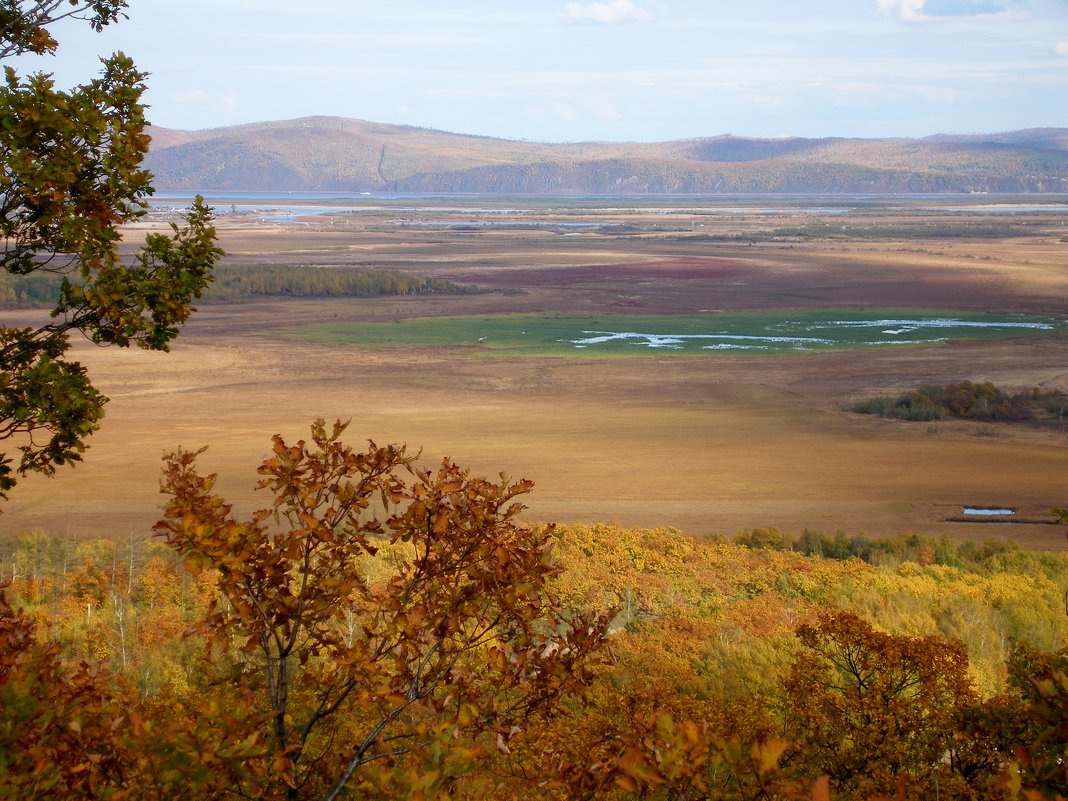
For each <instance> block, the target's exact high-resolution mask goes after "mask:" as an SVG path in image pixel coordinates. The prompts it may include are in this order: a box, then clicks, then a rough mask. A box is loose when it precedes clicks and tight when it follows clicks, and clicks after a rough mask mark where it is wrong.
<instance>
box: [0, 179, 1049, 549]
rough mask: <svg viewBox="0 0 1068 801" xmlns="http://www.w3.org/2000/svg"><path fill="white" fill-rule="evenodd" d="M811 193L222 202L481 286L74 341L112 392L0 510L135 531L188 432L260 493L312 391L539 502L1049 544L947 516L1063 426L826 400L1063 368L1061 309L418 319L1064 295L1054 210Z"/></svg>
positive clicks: (955, 302) (301, 304)
mask: <svg viewBox="0 0 1068 801" xmlns="http://www.w3.org/2000/svg"><path fill="white" fill-rule="evenodd" d="M983 202H984V203H993V202H995V200H994V199H990V200H986V199H984V200H983ZM1012 202H1014V203H1015V202H1016V201H1012ZM1026 202H1028V203H1033V202H1038V203H1043V204H1045V203H1047V201H1045V200H1039V201H1034V200H1033V199H1032V200H1029V201H1026ZM1057 202H1058V203H1063V199H1061V200H1058V201H1057ZM833 203H834V205H836V206H838V205H842V204H844V205H843V208H844V210H841V211H838V210H836V211H834V212H833V213H829V212H824V211H822V210H821V208H822V206H825V205H827V204H828V201H827V200H825V199H824V200H812V201H786V200H782V199H777V200H775V201H752V200H746V201H741V202H739V201H734V200H729V201H706V200H700V199H685V200H672V201H664V202H663V203H660V204H657V202H655V201H651V200H641V201H636V202H623V201H608V202H593V201H575V202H574V203H570V204H562V203H560V202H559V201H554V202H548V201H526V200H515V199H513V200H509V201H503V202H491V201H487V200H486V199H484V198H479V199H477V200H470V201H464V202H461V201H456V200H441V201H438V202H437V203H436V205H435V203H434V202H432V201H420V203H419V204H415V203H413V202H412V201H410V200H409V201H403V200H397V201H394V202H383V203H378V204H377V208H373V209H371V210H367V211H361V212H359V213H353V214H344V215H330V216H308V217H303V218H300V219H297V220H294V221H290V222H285V223H278V222H265V221H262V220H261V219H260V218H259V217H257V216H254V215H253V216H241V215H235V216H233V217H224V218H222V219H221V220H220V224H219V229H220V234H221V237H222V245H223V246H224V247H225V248H226V250H227V251H228V253H229V256H228V259H229V261H230V263H232V264H235V265H241V264H263V263H279V264H291V265H294V267H295V268H297V267H299V266H301V265H322V266H335V267H339V268H340V267H343V266H347V265H355V266H359V267H361V268H366V267H369V266H370V267H381V268H384V269H393V270H401V271H406V272H411V273H413V274H418V275H427V276H431V277H435V278H443V279H447V280H450V281H456V282H462V283H468V284H472V283H473V284H477V285H479V286H480V287H483V288H484V289H486V290H487V292H485V293H483V294H477V295H465V296H424V297H415V298H375V299H359V300H355V299H353V300H346V299H329V300H326V299H271V300H258V301H255V302H227V303H212V302H209V303H203V304H202V305H201V311H200V312H199V313H198V315H197V316H196V317H195V318H194V320H193V321H192V322H191V323H190V324H189V325H188V326H187V329H186V331H185V333H184V334H183V337H182V338H181V339H180V341H179V342H178V343H177V344H176V346H175V348H174V351H173V352H172V353H171V354H149V353H142V352H119V351H116V350H114V349H110V350H109V349H96V348H93V347H91V346H87V345H84V344H82V345H79V347H78V354H79V356H80V357H81V358H82V359H83V360H84V361H85V363H86V364H87V365H88V367H89V369H90V371H91V374H92V375H93V376H94V379H95V380H96V382H97V384H98V386H99V387H100V388H101V389H102V391H104V392H105V393H106V394H107V395H109V396H110V397H111V399H112V400H111V403H110V404H109V407H108V416H107V419H106V420H105V423H104V426H103V428H102V430H101V431H100V432H99V433H98V434H97V435H96V436H94V438H93V445H92V447H91V449H90V450H89V451H88V452H87V454H86V461H85V463H84V464H82V465H80V466H78V468H77V469H76V470H67V471H63V472H61V474H60V475H59V476H57V477H56V478H55V479H51V480H45V479H37V478H31V479H27V480H26V481H25V482H24V483H23V484H21V485H20V486H19V487H18V488H17V489H16V490H15V491H14V493H13V494H12V499H11V500H10V502H9V503H8V504H7V505H6V511H5V513H4V514H3V516H2V517H0V527H3V529H5V530H9V531H11V530H21V529H28V528H32V527H43V528H45V529H47V530H50V531H54V532H60V533H62V532H63V531H67V530H69V531H70V532H72V533H73V534H76V535H86V536H88V535H97V534H101V535H111V536H119V537H125V536H127V535H128V534H134V535H135V536H137V535H141V534H143V533H146V532H147V531H148V529H149V528H150V526H151V524H152V522H153V521H154V520H155V519H156V518H157V517H158V505H159V503H160V500H161V497H160V496H159V495H158V493H157V485H158V481H157V475H158V472H159V464H160V458H161V456H162V455H163V453H164V452H166V451H168V450H171V449H173V448H175V447H177V446H179V445H182V446H185V447H190V448H196V447H200V446H201V445H210V450H209V451H208V453H207V454H206V455H205V456H204V457H203V460H204V464H205V465H207V466H209V467H210V468H211V469H213V470H217V471H218V472H219V473H220V480H219V483H218V487H219V489H220V490H221V491H222V492H224V493H225V494H227V495H229V496H230V497H232V499H233V500H234V501H235V502H236V505H237V506H238V507H239V508H240V509H251V508H254V506H255V505H256V503H257V499H256V498H255V497H254V495H255V494H254V493H253V492H252V491H251V487H252V486H253V485H254V484H255V481H256V476H255V466H256V465H257V464H258V463H259V461H260V459H261V458H262V457H263V456H264V455H265V454H266V452H267V451H268V449H269V445H270V436H271V434H273V433H275V432H278V433H282V434H284V435H285V436H287V437H297V436H300V435H301V434H302V433H303V432H305V431H306V430H307V424H308V422H309V421H310V420H311V419H313V418H314V417H316V416H323V417H326V418H334V417H342V418H350V417H351V418H352V419H353V423H352V426H351V428H350V430H349V433H350V439H351V440H353V441H357V442H358V441H360V440H361V439H362V438H367V437H370V438H373V439H375V440H376V441H378V442H385V441H404V442H407V443H409V444H410V445H412V446H413V447H415V448H419V447H421V448H422V449H423V451H422V453H423V455H422V461H423V462H424V463H426V464H433V463H434V462H436V461H438V460H439V459H440V458H441V457H443V456H449V457H451V458H453V459H455V460H456V461H458V462H459V463H461V464H464V465H467V466H469V467H471V468H472V469H473V470H474V471H476V472H480V473H488V474H492V475H495V474H496V473H497V472H499V471H501V470H504V471H506V472H507V473H509V474H510V475H512V476H514V477H519V476H523V477H528V478H531V479H533V480H534V481H535V482H536V489H535V491H534V493H533V495H532V496H530V499H529V504H530V507H531V509H530V512H529V513H528V514H529V517H531V518H533V519H539V520H559V521H565V522H570V521H612V522H618V523H621V524H623V525H626V526H657V525H671V526H676V527H678V528H681V529H684V530H686V531H688V532H690V533H692V534H696V535H704V534H724V535H730V534H733V533H736V532H739V531H742V530H743V529H746V528H755V527H760V526H769V525H775V526H779V527H781V528H783V529H784V530H785V531H787V532H790V533H795V534H796V533H799V532H800V531H801V530H802V529H804V528H810V529H815V530H819V531H826V532H833V531H836V530H844V531H846V532H850V533H856V532H865V533H867V534H871V535H893V534H897V533H900V532H907V531H911V532H915V533H919V534H926V535H933V536H938V535H947V536H950V537H954V538H961V539H964V538H970V539H977V540H984V539H999V538H1005V539H1016V540H1019V541H1021V542H1024V543H1026V544H1027V545H1029V546H1032V547H1038V548H1063V547H1065V545H1066V541H1065V536H1064V531H1063V529H1058V528H1055V527H1053V526H1051V525H1043V524H1028V525H990V524H980V523H952V522H946V518H948V517H953V516H959V515H960V512H961V507H962V506H964V505H975V506H1010V507H1014V508H1017V509H1018V510H1019V515H1020V516H1021V517H1027V518H1038V519H1045V518H1049V510H1050V508H1051V507H1052V506H1055V505H1058V506H1064V505H1066V504H1068V435H1066V433H1065V430H1066V428H1068V425H1066V426H1065V427H1061V426H1055V425H1047V426H1044V427H1032V426H1023V425H1011V426H1010V425H1001V424H981V423H969V422H960V421H953V422H940V423H937V424H934V425H930V424H923V423H920V424H916V423H905V422H898V421H888V420H881V419H874V418H871V417H865V416H859V415H855V414H853V413H851V412H849V411H848V410H847V409H848V407H849V405H850V404H851V403H852V402H853V401H855V400H858V399H860V398H863V397H867V396H869V395H875V394H892V393H894V392H895V391H898V390H903V389H906V388H911V387H914V386H916V385H918V384H922V383H948V382H951V381H959V380H962V379H972V380H990V381H993V382H994V383H996V384H999V385H1002V386H1004V387H1006V388H1010V389H1011V388H1023V387H1032V386H1040V387H1043V388H1048V389H1053V388H1060V389H1068V337H1066V336H1065V335H1064V334H1063V332H1061V333H1059V334H1058V333H1052V334H1048V335H1043V336H1015V335H1013V334H1012V333H1011V332H1008V333H1007V334H1003V335H1001V336H999V337H997V338H988V339H960V340H956V339H954V340H950V341H947V342H945V343H942V344H938V345H929V346H923V347H913V346H905V345H897V346H893V347H881V348H850V349H844V350H828V351H820V352H804V353H785V354H753V353H745V354H736V353H729V352H723V353H715V354H695V353H675V352H670V351H663V350H653V351H649V352H647V353H641V354H638V355H629V356H628V358H625V359H621V358H618V357H613V356H612V355H611V354H602V353H593V352H585V351H577V352H576V351H574V350H571V351H569V352H566V353H565V352H564V351H563V349H561V351H560V352H551V353H546V352H543V351H542V352H523V351H522V350H521V349H512V350H507V349H506V350H504V351H502V352H497V353H494V354H492V356H493V358H486V349H485V348H482V347H479V343H478V342H477V338H476V341H475V342H470V341H467V342H464V341H451V338H445V339H442V338H441V332H442V331H446V332H447V331H448V328H447V324H445V325H435V324H433V323H432V322H431V323H428V322H427V321H433V320H435V319H440V318H453V319H455V318H470V317H471V316H481V317H485V316H497V315H534V316H538V315H540V316H545V315H584V316H586V317H589V318H591V319H604V318H609V319H616V321H617V322H623V321H624V320H621V319H618V318H619V316H621V315H625V316H629V318H630V319H631V320H633V319H635V318H636V317H637V316H644V317H645V318H646V319H653V318H655V319H663V318H664V317H665V316H667V317H676V318H677V319H678V320H679V321H680V322H681V321H682V320H683V319H686V318H687V317H689V318H693V317H695V316H702V317H703V316H709V315H714V314H716V313H725V312H732V313H746V314H752V313H756V312H759V313H761V314H772V313H774V314H776V315H778V314H781V313H786V312H789V313H791V314H794V315H797V314H801V313H806V312H807V313H811V314H823V313H825V312H829V311H836V312H841V313H848V312H857V313H858V314H866V313H868V312H872V311H879V310H884V309H888V308H896V309H903V308H907V309H939V310H943V311H946V312H957V313H967V314H979V313H986V314H996V315H1003V314H1026V315H1036V316H1041V317H1050V318H1055V319H1062V320H1063V319H1068V269H1066V267H1065V264H1066V261H1065V255H1066V253H1068V242H1066V240H1068V228H1066V227H1065V222H1066V221H1068V207H1065V208H1064V210H1060V211H1058V210H1052V211H1050V210H1048V209H1043V210H1041V211H1039V210H1031V211H1029V210H1027V209H1026V208H1024V209H1023V210H1022V211H1018V212H1016V213H1011V214H1010V213H997V212H992V211H991V210H990V209H985V208H984V209H979V208H967V209H965V210H963V211H962V210H958V207H967V206H975V205H976V204H977V202H976V201H972V200H969V199H968V198H962V199H961V198H958V199H955V200H953V201H950V200H941V201H922V200H920V201H900V202H897V201H895V202H892V203H881V204H880V203H874V202H867V201H865V202H859V201H857V202H855V203H853V204H852V205H849V202H848V201H834V202H833ZM220 205H221V204H220ZM367 205H369V206H373V205H376V204H374V203H371V202H370V201H369V203H368V204H367ZM565 223H566V225H565ZM156 224H158V223H155V222H149V223H144V224H142V226H141V227H147V226H151V225H156ZM141 234H143V231H136V230H135V231H131V237H135V236H136V237H139V236H140V235H141ZM29 314H30V313H29V312H18V313H14V312H11V313H6V314H5V318H6V319H7V320H8V321H13V320H23V319H27V317H28V315H29ZM395 321H411V322H408V323H407V325H408V326H414V328H415V329H418V328H419V327H420V326H421V327H422V330H423V331H424V332H436V333H435V334H434V336H431V333H426V334H425V336H423V337H422V338H420V337H418V336H406V337H404V338H402V339H401V340H398V341H394V342H392V343H379V344H378V345H377V346H374V347H371V346H369V345H370V343H368V342H366V341H361V337H356V338H355V341H341V340H342V338H340V337H337V336H326V337H320V338H318V339H316V338H314V337H308V336H306V333H307V328H306V327H307V326H308V325H310V324H314V325H316V326H324V325H330V326H335V327H338V328H336V329H335V330H348V331H360V330H364V331H366V330H367V329H358V328H353V327H352V326H359V325H366V324H368V323H386V324H389V325H397V326H398V327H400V326H401V325H402V324H401V323H397V322H395ZM302 332H303V333H302ZM435 336H436V337H437V338H436V339H435V338H434V337H435ZM383 344H390V346H389V347H383V346H382V345H383Z"/></svg>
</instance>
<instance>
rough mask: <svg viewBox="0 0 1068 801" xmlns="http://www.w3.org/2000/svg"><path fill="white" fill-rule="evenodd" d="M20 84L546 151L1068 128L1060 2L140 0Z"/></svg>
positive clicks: (1067, 9) (238, 116) (170, 120)
mask: <svg viewBox="0 0 1068 801" xmlns="http://www.w3.org/2000/svg"><path fill="white" fill-rule="evenodd" d="M129 16H130V19H129V20H126V21H124V22H122V23H120V24H118V25H115V26H112V27H109V28H108V29H106V30H105V31H104V32H103V33H101V34H94V33H92V32H91V31H89V30H88V29H87V27H86V26H85V25H84V24H80V25H78V26H77V27H72V26H71V25H70V24H63V25H61V26H59V28H58V30H57V33H58V35H59V39H60V49H59V53H58V55H57V56H56V57H55V58H45V59H27V60H23V61H21V62H20V63H19V70H20V71H22V72H26V71H30V70H43V71H46V72H51V73H54V74H55V76H56V78H57V81H58V82H59V83H60V84H63V85H66V84H70V83H73V82H75V81H84V80H88V79H89V78H90V77H91V76H92V75H93V74H94V73H95V71H96V68H97V66H98V61H97V60H98V58H99V56H101V55H105V54H107V53H110V52H112V51H114V50H123V51H124V52H126V53H127V54H129V55H130V56H132V57H133V58H134V60H135V61H136V63H137V64H138V66H139V67H140V68H141V69H144V70H146V71H148V72H149V73H151V75H150V78H149V89H148V92H147V93H146V96H145V99H146V101H147V102H148V103H149V105H150V109H149V119H150V120H151V121H152V122H153V123H154V124H157V125H159V126H162V127H167V128H175V129H182V130H200V129H204V128H214V127H224V126H230V125H239V124H247V123H256V122H265V121H274V120H286V119H296V118H301V117H306V116H312V115H322V116H339V117H349V118H355V119H364V120H373V121H377V122H384V123H390V124H402V125H412V126H416V127H421V128H431V129H435V130H441V131H449V132H455V133H464V134H474V135H480V136H491V137H496V138H502V139H514V140H531V141H539V142H583V141H605V142H615V141H633V142H654V141H666V140H673V139H688V138H695V137H704V136H715V135H720V134H733V135H736V136H747V137H757V138H772V137H784V136H798V137H822V136H841V137H863V138H872V137H908V138H919V137H924V136H930V135H934V134H940V133H945V134H953V133H990V132H1000V131H1012V130H1020V129H1026V128H1040V127H1056V126H1057V125H1063V124H1064V121H1063V112H1062V110H1063V109H1064V108H1065V107H1066V106H1068V2H1064V0H859V2H858V0H851V1H850V0H815V2H812V3H808V4H781V3H772V2H769V0H752V2H749V3H746V4H744V5H739V4H732V3H716V4H709V3H705V2H698V0H594V1H592V2H590V1H587V0H578V1H573V2H569V1H568V0H545V1H544V2H539V3H529V2H528V3H499V2H490V0H464V2H457V3H452V4H448V5H442V4H438V3H433V4H432V3H429V2H426V0H398V2H395V3H391V4H390V5H389V6H388V7H381V6H377V5H370V4H364V3H352V2H342V0H310V2H308V3H305V4H302V5H301V6H300V7H299V8H297V7H295V6H294V5H293V4H291V3H282V2H278V0H265V1H264V2H257V3H252V2H248V1H247V0H216V1H215V2H208V1H207V0H183V2H181V3H163V4H160V3H151V2H148V1H147V0H131V3H130V8H129Z"/></svg>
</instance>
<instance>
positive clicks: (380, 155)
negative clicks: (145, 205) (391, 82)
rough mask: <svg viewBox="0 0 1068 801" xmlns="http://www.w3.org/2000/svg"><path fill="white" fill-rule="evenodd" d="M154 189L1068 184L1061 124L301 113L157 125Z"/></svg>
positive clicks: (728, 189) (719, 189)
mask: <svg viewBox="0 0 1068 801" xmlns="http://www.w3.org/2000/svg"><path fill="white" fill-rule="evenodd" d="M150 133H151V134H152V148H151V151H150V153H149V155H148V158H147V166H148V168H149V169H150V170H151V171H152V172H153V173H154V174H155V176H156V180H155V185H156V188H157V189H162V190H188V191H209V190H235V191H239V190H247V191H346V192H413V193H467V192H471V193H473V192H478V193H484V194H495V193H496V194H561V195H567V194H591V195H596V194H646V193H648V194H660V193H667V194H687V193H695V194H696V193H709V194H716V193H746V194H750V193H752V194H759V193H809V192H811V193H842V194H866V193H925V192H931V193H938V192H1023V193H1032V192H1068V129H1065V128H1041V129H1031V130H1026V131H1016V132H1012V133H1001V134H991V135H939V136H931V137H926V138H923V139H844V138H823V139H801V138H786V139H750V138H743V137H736V136H715V137H710V138H704V139H685V140H678V141H673V142H656V143H608V142H582V143H568V144H545V143H537V142H523V141H512V140H505V139H492V138H488V137H479V136H468V135H462V134H453V133H445V132H442V131H433V130H427V129H424V128H413V127H408V126H400V125H384V124H379V123H373V122H365V121H363V120H354V119H345V118H340V117H306V118H303V119H297V120H287V121H283V122H264V123H255V124H251V125H241V126H234V127H228V128H214V129H209V130H202V131H176V130H170V129H164V128H152V129H151V130H150Z"/></svg>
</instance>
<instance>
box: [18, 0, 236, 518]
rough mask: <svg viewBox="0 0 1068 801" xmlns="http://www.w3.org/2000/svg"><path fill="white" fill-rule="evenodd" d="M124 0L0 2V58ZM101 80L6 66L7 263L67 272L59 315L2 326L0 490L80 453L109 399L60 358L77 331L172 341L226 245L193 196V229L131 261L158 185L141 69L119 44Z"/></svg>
mask: <svg viewBox="0 0 1068 801" xmlns="http://www.w3.org/2000/svg"><path fill="white" fill-rule="evenodd" d="M125 7H126V3H125V1H124V0H38V2H23V1H22V0H0V60H4V59H9V58H11V57H14V56H21V55H25V54H36V55H48V54H51V53H54V52H55V50H56V48H57V47H58V43H57V42H56V40H55V39H54V38H53V36H52V35H51V33H50V32H49V26H51V25H52V24H53V23H55V22H56V21H58V20H61V19H67V18H74V19H79V20H84V21H85V22H87V23H88V24H89V25H90V26H91V27H92V28H93V29H95V30H98V31H99V30H101V29H102V28H103V27H104V26H106V25H109V24H111V23H113V22H115V21H117V20H118V19H119V18H120V17H121V16H122V11H123V9H124V8H125ZM102 64H103V68H102V71H101V73H100V76H99V77H97V78H95V79H94V80H92V81H90V82H89V83H87V84H84V85H80V86H77V87H75V88H73V89H71V90H70V91H62V90H60V89H57V88H56V86H55V83H54V82H53V81H52V79H51V78H50V77H49V76H48V75H47V74H44V73H34V74H31V75H30V76H28V77H26V78H20V77H19V76H18V75H17V74H16V72H15V70H14V69H12V68H11V67H10V66H6V67H5V68H4V81H3V84H2V86H0V164H2V173H0V238H2V240H3V247H2V250H0V267H2V268H3V269H4V270H6V271H7V272H9V273H12V274H15V275H26V274H29V273H33V272H37V271H48V272H55V273H60V274H62V275H64V276H65V280H64V282H63V285H62V289H61V291H60V297H59V298H58V300H57V303H56V306H55V309H54V310H53V312H52V321H51V322H47V323H44V324H42V325H40V326H37V327H22V328H11V327H0V439H13V440H14V442H15V443H16V447H17V448H18V450H19V451H20V453H21V456H20V458H19V461H18V464H17V465H15V463H14V460H13V459H12V458H10V457H8V456H6V455H5V454H0V497H3V494H4V493H5V492H6V491H7V490H9V489H10V488H11V487H12V486H13V485H14V483H15V480H16V475H19V474H25V473H28V472H32V471H36V472H41V473H45V474H51V473H53V472H54V471H55V468H56V466H58V465H62V464H68V463H71V462H75V461H78V460H80V458H81V453H82V452H83V451H84V450H85V447H86V438H87V437H88V436H89V435H90V434H91V433H92V432H93V431H94V430H95V429H96V428H97V426H98V424H99V421H100V419H101V417H102V415H103V409H104V404H105V403H106V401H107V399H106V398H105V397H104V396H103V395H101V394H100V393H99V392H98V391H97V390H96V389H95V388H94V387H93V386H92V384H91V383H90V381H89V378H88V376H87V374H86V371H85V369H84V368H83V367H82V365H80V364H79V363H78V362H75V361H71V360H69V359H67V358H66V352H67V350H68V348H69V346H70V335H71V333H72V332H80V333H81V334H83V335H85V336H86V337H88V338H89V339H90V340H91V341H93V342H95V343H97V344H113V345H119V346H122V347H128V346H129V345H131V344H132V343H136V344H137V345H139V346H140V347H144V348H150V349H153V350H167V349H168V343H169V342H170V341H171V339H173V338H174V337H175V336H176V335H177V333H178V326H179V325H180V324H181V323H183V322H184V321H185V320H186V319H187V318H188V317H189V315H190V313H191V312H192V311H193V307H192V305H191V304H192V302H193V300H194V299H196V298H198V297H200V294H201V292H202V291H203V290H204V288H205V287H206V286H207V283H208V282H209V281H210V280H211V268H212V267H213V265H214V263H215V261H216V260H217V258H218V257H219V256H220V255H221V253H222V251H221V250H219V249H218V248H217V247H216V246H215V230H214V228H213V227H212V224H211V222H212V213H211V210H210V209H208V208H207V207H206V206H205V205H204V203H203V201H202V200H201V199H200V198H199V197H198V198H197V200H196V202H195V203H194V205H193V207H192V208H191V209H190V210H189V212H188V214H187V216H186V221H185V225H184V226H182V227H179V226H172V229H173V230H172V234H171V236H165V235H162V234H151V235H149V236H148V237H147V239H146V241H145V244H144V247H143V248H142V249H141V250H140V251H139V252H138V253H137V254H136V255H134V256H133V257H132V259H131V260H129V261H124V260H123V259H122V258H121V257H120V254H119V243H120V240H121V234H120V231H119V228H120V226H122V225H123V224H124V223H128V222H130V221H132V220H135V219H137V218H138V217H139V216H141V215H142V214H143V213H144V211H145V209H146V207H147V203H146V198H147V197H148V196H149V195H150V194H151V192H152V186H151V183H150V179H151V176H150V174H149V173H148V172H147V171H145V170H143V169H141V167H140V164H141V161H142V159H143V157H144V155H145V153H146V152H147V150H148V142H149V138H148V136H147V135H146V134H145V131H144V129H145V125H146V121H145V116H144V106H143V105H142V103H141V94H142V92H143V91H144V88H145V84H144V79H145V74H144V73H142V72H139V71H138V70H137V69H136V67H135V66H134V64H133V62H132V61H131V60H130V59H129V58H128V57H126V56H125V55H123V54H122V53H116V54H115V55H112V56H110V57H109V58H106V59H103V60H102Z"/></svg>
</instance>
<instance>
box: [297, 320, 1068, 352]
mask: <svg viewBox="0 0 1068 801" xmlns="http://www.w3.org/2000/svg"><path fill="white" fill-rule="evenodd" d="M278 333H279V334H280V335H282V336H284V337H287V338H293V339H298V340H302V341H308V342H316V343H320V344H338V345H359V346H363V347H369V348H405V347H441V348H466V349H470V350H471V351H472V353H473V354H478V355H491V356H492V355H498V356H523V355H526V356H566V355H571V356H578V355H598V356H600V355H611V356H642V355H644V356H648V355H652V354H660V353H683V354H706V355H712V354H717V353H761V354H769V353H791V352H805V351H816V350H830V349H839V350H840V349H849V348H864V347H888V346H894V345H934V344H938V343H940V342H945V341H947V340H951V339H952V340H960V339H988V340H989V339H1006V338H1014V337H1021V336H1063V335H1065V334H1066V333H1068V321H1065V320H1059V319H1054V318H1041V317H1029V316H1022V315H1004V314H1002V315H997V314H978V313H959V312H950V311H938V310H930V309H923V310H917V309H873V310H864V311H842V310H817V311H812V310H805V311H786V312H783V311H775V312H746V313H708V314H691V315H600V316H587V315H569V314H500V315H472V316H459V317H416V318H408V319H402V320H396V321H393V322H385V323H377V322H376V323H353V322H338V323H313V324H308V325H303V326H299V327H296V328H287V329H286V330H285V331H281V332H278Z"/></svg>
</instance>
